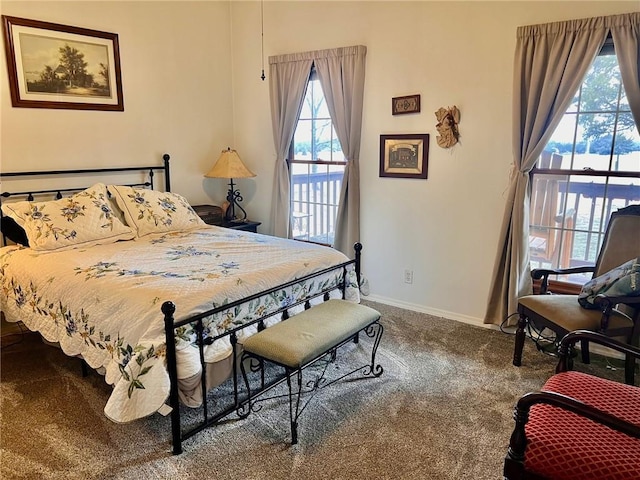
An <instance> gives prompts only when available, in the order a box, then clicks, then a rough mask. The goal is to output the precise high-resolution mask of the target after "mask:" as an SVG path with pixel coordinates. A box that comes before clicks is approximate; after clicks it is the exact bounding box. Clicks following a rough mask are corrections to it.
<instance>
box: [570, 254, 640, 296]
mask: <svg viewBox="0 0 640 480" xmlns="http://www.w3.org/2000/svg"><path fill="white" fill-rule="evenodd" d="M599 294H606V295H609V296H612V297H623V296H635V295H640V257H638V258H634V259H632V260H629V261H628V262H626V263H623V264H622V265H620V266H619V267H616V268H614V269H613V270H609V271H608V272H607V273H605V274H603V275H600V276H599V277H596V278H593V279H591V280H589V281H588V282H587V283H585V284H584V286H583V287H582V290H581V291H580V295H578V302H579V303H580V305H581V306H583V307H584V308H590V309H597V308H599V307H598V306H597V305H595V304H594V301H595V298H596V296H597V295H599Z"/></svg>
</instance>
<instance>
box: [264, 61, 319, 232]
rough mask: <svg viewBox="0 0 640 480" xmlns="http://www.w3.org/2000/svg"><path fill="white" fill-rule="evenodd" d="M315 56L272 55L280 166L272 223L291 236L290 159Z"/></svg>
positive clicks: (275, 181)
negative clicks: (290, 148) (288, 162)
mask: <svg viewBox="0 0 640 480" xmlns="http://www.w3.org/2000/svg"><path fill="white" fill-rule="evenodd" d="M312 65H313V57H312V56H311V55H310V54H308V53H307V54H304V53H303V54H291V55H279V56H273V57H269V90H270V98H271V124H272V128H273V143H274V145H275V147H276V169H275V174H274V179H273V203H272V209H271V222H272V225H273V234H274V235H276V236H278V237H284V238H287V237H289V233H290V231H291V225H290V222H289V210H290V203H289V190H290V185H289V168H288V166H287V162H286V158H287V153H288V151H289V146H290V145H291V141H292V140H293V134H294V132H295V129H296V123H297V121H298V117H299V116H300V110H301V109H302V101H303V99H304V95H305V92H306V89H307V83H308V80H309V75H310V73H311V66H312Z"/></svg>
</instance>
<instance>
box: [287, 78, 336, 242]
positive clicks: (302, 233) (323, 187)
mask: <svg viewBox="0 0 640 480" xmlns="http://www.w3.org/2000/svg"><path fill="white" fill-rule="evenodd" d="M288 163H289V172H290V180H291V219H290V221H291V227H292V236H293V238H295V239H298V240H305V241H310V242H315V243H322V244H326V245H333V240H334V235H335V222H336V215H337V213H338V203H339V200H340V189H341V187H342V177H343V175H344V167H345V165H346V161H345V158H344V155H343V153H342V148H341V147H340V142H339V141H338V137H337V136H336V132H335V130H334V128H333V123H332V121H331V116H330V115H329V110H328V108H327V102H326V100H325V97H324V93H323V91H322V86H321V85H320V81H319V80H318V79H317V77H316V75H315V72H314V71H313V70H312V73H311V77H310V79H309V83H308V85H307V91H306V94H305V97H304V102H303V106H302V111H301V112H300V117H299V118H298V124H297V126H296V130H295V133H294V136H293V142H292V144H291V148H290V150H289V159H288Z"/></svg>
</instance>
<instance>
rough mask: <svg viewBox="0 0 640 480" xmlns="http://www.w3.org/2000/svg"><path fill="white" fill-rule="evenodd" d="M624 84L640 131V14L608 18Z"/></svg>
mask: <svg viewBox="0 0 640 480" xmlns="http://www.w3.org/2000/svg"><path fill="white" fill-rule="evenodd" d="M608 19H609V22H608V23H609V24H610V28H611V36H612V37H613V44H614V45H615V48H616V56H617V57H618V63H619V64H620V75H621V76H622V84H623V85H624V89H625V92H626V93H627V100H628V101H629V107H630V108H631V113H632V114H633V118H634V119H635V121H636V125H637V126H638V128H639V129H640V12H636V13H630V14H627V15H614V16H612V17H608Z"/></svg>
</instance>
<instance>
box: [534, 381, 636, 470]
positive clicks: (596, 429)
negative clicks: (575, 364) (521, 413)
mask: <svg viewBox="0 0 640 480" xmlns="http://www.w3.org/2000/svg"><path fill="white" fill-rule="evenodd" d="M542 389H543V390H546V391H551V392H556V393H561V394H564V395H567V396H570V397H573V398H575V399H576V400H580V401H581V402H583V403H586V404H589V405H592V406H594V407H596V408H598V409H600V410H603V411H605V412H607V413H610V414H612V415H615V416H616V417H619V418H621V419H623V420H626V421H629V422H631V423H633V424H635V425H637V426H638V428H640V388H638V387H634V386H630V385H625V384H623V383H618V382H614V381H611V380H606V379H603V378H597V377H593V376H591V375H585V374H583V373H580V372H574V371H570V372H565V373H559V374H556V375H554V376H552V377H551V378H550V379H549V380H548V381H547V383H545V385H544V387H543V388H542ZM525 429H526V434H527V439H528V440H529V443H528V444H527V450H526V453H525V465H526V468H527V470H529V471H532V472H534V473H537V474H539V475H542V476H544V477H545V478H553V479H557V480H590V479H593V480H596V479H597V480H614V479H616V480H623V479H624V480H631V479H636V480H638V479H640V439H634V438H631V437H629V436H627V435H624V434H623V433H620V432H617V431H615V430H611V429H609V428H607V427H605V426H603V425H601V424H599V423H596V422H593V421H591V420H587V419H586V418H584V417H579V416H578V415H575V414H574V413H571V412H568V411H567V410H563V409H560V408H557V407H552V406H550V405H545V404H539V405H535V406H533V407H532V408H531V412H530V415H529V421H528V423H527V424H526V427H525Z"/></svg>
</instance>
